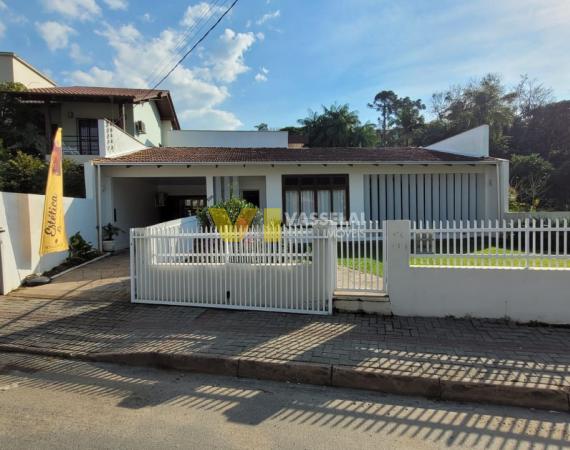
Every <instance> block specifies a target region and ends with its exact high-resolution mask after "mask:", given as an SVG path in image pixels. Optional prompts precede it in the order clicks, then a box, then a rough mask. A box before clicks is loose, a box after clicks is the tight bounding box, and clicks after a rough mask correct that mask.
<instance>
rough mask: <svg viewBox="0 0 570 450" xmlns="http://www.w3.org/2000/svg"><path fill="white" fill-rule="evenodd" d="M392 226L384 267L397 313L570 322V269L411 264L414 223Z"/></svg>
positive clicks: (404, 314)
mask: <svg viewBox="0 0 570 450" xmlns="http://www.w3.org/2000/svg"><path fill="white" fill-rule="evenodd" d="M386 225H387V226H386V235H385V240H386V241H385V245H386V246H387V248H386V255H387V256H386V261H385V262H384V270H385V274H386V279H387V288H388V294H389V296H390V303H391V305H392V311H393V313H394V314H396V315H401V316H427V317H445V316H448V315H452V316H456V317H463V316H470V317H479V318H493V319H500V318H509V319H512V320H516V321H520V322H529V321H539V322H546V323H552V324H569V323H570V271H568V270H564V269H536V268H529V269H522V268H521V269H518V268H516V269H507V268H482V267H474V268H456V267H453V268H452V267H410V265H409V260H410V222H408V221H388V222H386Z"/></svg>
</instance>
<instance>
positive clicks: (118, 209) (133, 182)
mask: <svg viewBox="0 0 570 450" xmlns="http://www.w3.org/2000/svg"><path fill="white" fill-rule="evenodd" d="M102 178H103V177H102ZM101 197H102V198H106V199H107V200H106V201H105V202H103V203H102V205H103V206H102V209H101V223H102V224H103V225H105V224H107V223H109V222H111V223H113V224H115V226H117V227H119V228H121V229H122V230H123V231H124V233H120V235H119V236H118V237H117V238H116V241H117V248H127V247H128V246H129V229H131V228H137V227H146V226H149V225H153V224H156V223H159V222H165V221H167V220H172V219H178V218H181V217H186V216H189V215H194V214H195V213H196V211H197V210H198V209H199V208H202V207H204V206H206V177H183V178H182V177H164V178H160V177H148V178H147V177H124V176H108V177H105V179H104V180H103V179H102V180H101ZM105 205H106V206H107V207H105Z"/></svg>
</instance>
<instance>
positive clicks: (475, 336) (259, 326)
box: [0, 254, 570, 391]
mask: <svg viewBox="0 0 570 450" xmlns="http://www.w3.org/2000/svg"><path fill="white" fill-rule="evenodd" d="M129 298H130V297H129V279H128V255H124V254H123V255H118V256H113V257H109V258H106V259H103V260H101V261H99V262H96V263H94V264H92V265H90V266H87V267H85V268H83V269H81V270H79V271H75V272H71V273H70V274H67V275H64V276H62V277H61V278H59V279H57V280H55V281H54V282H53V283H52V284H50V285H48V286H46V287H35V288H26V289H21V290H18V291H16V292H14V293H13V294H12V295H10V296H7V297H1V298H0V344H13V345H19V346H27V347H30V348H36V349H52V350H58V351H68V352H78V353H83V354H89V353H94V352H142V351H153V352H161V353H169V354H170V353H178V354H211V355H221V356H229V357H235V358H244V359H254V360H271V361H283V362H286V361H287V362H308V363H325V364H335V365H342V366H352V367H360V368H363V369H364V368H366V370H376V371H380V372H383V373H385V374H394V375H401V374H407V375H416V376H420V377H427V378H432V379H440V380H452V381H457V380H464V381H473V380H475V381H478V382H483V383H488V384H496V385H506V384H516V385H517V386H524V387H536V386H542V387H543V386H547V387H552V388H555V389H561V390H565V391H567V390H568V389H569V387H570V375H569V374H570V329H568V328H562V327H546V326H528V325H519V324H514V323H508V322H503V321H491V320H480V319H452V318H420V317H409V318H408V317H382V316H363V315H355V314H335V315H333V316H309V315H294V314H285V313H266V312H252V311H225V310H215V309H204V308H192V307H175V306H154V305H135V304H131V303H130V302H129Z"/></svg>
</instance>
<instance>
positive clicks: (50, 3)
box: [42, 0, 101, 21]
mask: <svg viewBox="0 0 570 450" xmlns="http://www.w3.org/2000/svg"><path fill="white" fill-rule="evenodd" d="M42 2H43V4H44V7H45V8H46V9H47V10H48V11H50V12H55V13H58V14H61V15H62V16H65V17H68V18H71V19H78V20H81V21H83V20H93V19H95V18H97V17H98V16H99V15H100V14H101V8H100V7H99V5H98V4H97V3H96V2H95V0H42Z"/></svg>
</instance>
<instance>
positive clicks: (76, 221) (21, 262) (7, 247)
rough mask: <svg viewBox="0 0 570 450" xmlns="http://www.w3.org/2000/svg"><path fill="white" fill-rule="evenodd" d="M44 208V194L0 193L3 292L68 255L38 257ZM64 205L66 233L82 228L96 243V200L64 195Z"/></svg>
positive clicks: (89, 239) (12, 288)
mask: <svg viewBox="0 0 570 450" xmlns="http://www.w3.org/2000/svg"><path fill="white" fill-rule="evenodd" d="M43 208H44V196H43V195H35V194H17V193H11V192H0V228H4V229H5V232H4V233H0V241H1V249H0V252H1V257H2V268H3V270H2V272H3V273H2V284H3V286H4V293H7V292H10V291H11V290H14V289H16V288H17V287H18V286H19V285H20V283H21V282H22V280H23V279H24V278H25V277H26V276H28V275H30V274H32V273H37V272H44V271H46V270H49V269H51V268H53V267H55V266H57V265H58V264H60V263H61V262H63V261H64V260H65V258H67V252H59V253H51V254H48V255H45V256H43V257H42V258H40V256H39V246H40V229H41V225H42V215H43ZM64 208H65V226H66V230H67V236H68V237H69V236H71V235H72V234H75V233H76V232H78V231H79V232H80V233H81V235H82V236H83V237H84V238H85V239H86V240H87V241H90V242H91V243H92V244H94V245H96V243H97V230H96V228H95V227H96V218H95V202H94V200H92V199H83V198H68V197H65V198H64Z"/></svg>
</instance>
